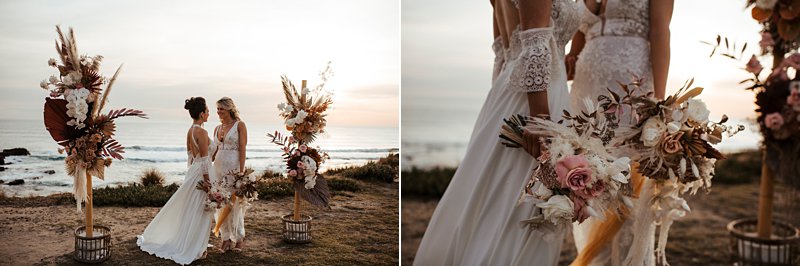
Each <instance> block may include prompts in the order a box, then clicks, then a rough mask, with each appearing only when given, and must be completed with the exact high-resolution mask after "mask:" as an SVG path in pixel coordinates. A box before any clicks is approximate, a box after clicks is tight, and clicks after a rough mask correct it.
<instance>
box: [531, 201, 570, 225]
mask: <svg viewBox="0 0 800 266" xmlns="http://www.w3.org/2000/svg"><path fill="white" fill-rule="evenodd" d="M536 207H539V208H542V214H544V219H545V220H547V221H550V222H551V223H553V224H554V225H559V224H562V223H564V222H567V223H569V222H570V221H572V217H573V215H572V214H573V213H574V210H573V209H574V208H575V204H574V203H572V200H570V199H569V198H568V197H567V196H564V195H555V196H552V197H550V199H549V200H547V202H542V203H539V204H536Z"/></svg>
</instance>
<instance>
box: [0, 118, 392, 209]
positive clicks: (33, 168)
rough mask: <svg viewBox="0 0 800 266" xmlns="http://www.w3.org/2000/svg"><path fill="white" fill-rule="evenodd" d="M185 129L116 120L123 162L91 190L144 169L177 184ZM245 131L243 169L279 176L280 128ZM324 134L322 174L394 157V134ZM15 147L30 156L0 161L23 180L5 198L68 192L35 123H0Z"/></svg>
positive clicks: (4, 138) (4, 145) (134, 178)
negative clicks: (275, 139) (276, 138)
mask: <svg viewBox="0 0 800 266" xmlns="http://www.w3.org/2000/svg"><path fill="white" fill-rule="evenodd" d="M210 122H211V121H210ZM190 125H191V122H190V121H177V122H164V121H152V120H144V119H139V118H121V119H118V120H117V132H116V136H115V139H117V140H118V141H119V142H120V143H121V144H122V145H123V146H125V153H124V154H123V156H124V157H125V159H124V160H121V161H119V160H114V162H113V163H112V164H111V166H110V167H109V168H106V172H105V180H104V181H103V180H99V179H97V178H95V179H94V181H93V185H94V187H103V186H109V185H120V184H128V183H132V182H138V180H139V176H140V175H141V173H142V172H143V171H144V170H146V169H148V168H156V169H158V170H159V171H160V172H161V173H163V174H164V176H165V179H166V180H165V181H166V183H167V184H170V183H178V184H180V183H182V181H183V178H184V175H185V174H186V169H187V154H186V147H185V143H186V140H185V137H186V133H187V130H188V129H189V126H190ZM213 127H214V125H211V124H209V125H206V129H207V130H208V131H209V132H213ZM247 127H248V145H247V161H246V163H245V164H246V165H247V166H250V167H252V168H254V169H255V170H256V172H260V171H263V170H267V169H269V170H273V171H283V169H285V167H284V163H283V161H282V157H281V153H282V152H281V151H280V150H279V147H278V146H277V145H274V144H272V143H270V142H269V141H270V139H268V138H267V137H266V134H267V133H271V132H274V131H275V130H276V129H282V128H281V127H279V126H278V125H261V124H258V123H248V125H247ZM327 130H328V133H327V134H325V135H323V136H320V137H319V138H318V139H317V141H316V142H315V143H313V144H312V146H320V147H322V149H323V151H326V152H328V153H329V154H330V157H331V158H330V160H328V161H327V162H326V163H325V164H323V165H322V166H321V170H322V171H325V170H326V169H329V168H335V167H343V166H355V165H362V164H365V163H367V162H368V161H371V160H377V159H379V158H381V157H384V156H386V155H387V154H389V153H391V152H394V153H397V152H398V147H399V130H398V129H397V128H377V127H376V128H358V127H329V128H328V129H327ZM17 147H21V148H26V149H28V150H29V151H30V153H31V155H30V156H11V157H6V159H5V161H6V163H11V164H10V165H4V166H3V167H5V168H6V170H5V171H2V172H0V180H3V181H5V182H9V181H11V180H15V179H23V180H25V184H24V185H20V186H7V185H0V189H2V190H3V191H4V192H5V194H6V195H7V196H13V195H16V196H29V195H49V194H54V193H60V192H69V191H71V189H72V183H73V182H72V177H70V176H68V175H67V174H66V172H65V170H64V158H65V157H66V155H64V154H59V153H58V147H59V145H57V144H56V143H55V141H53V139H52V138H51V137H50V135H49V133H47V131H46V130H45V128H44V124H43V122H42V121H41V120H0V149H10V148H17ZM48 170H54V171H55V174H47V173H46V171H48Z"/></svg>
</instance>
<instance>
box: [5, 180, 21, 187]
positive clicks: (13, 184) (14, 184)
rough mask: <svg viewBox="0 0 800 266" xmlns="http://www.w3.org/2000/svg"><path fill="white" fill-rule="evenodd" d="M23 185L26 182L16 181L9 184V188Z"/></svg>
mask: <svg viewBox="0 0 800 266" xmlns="http://www.w3.org/2000/svg"><path fill="white" fill-rule="evenodd" d="M22 184H25V180H22V179H16V180H14V181H11V182H8V185H9V186H16V185H22Z"/></svg>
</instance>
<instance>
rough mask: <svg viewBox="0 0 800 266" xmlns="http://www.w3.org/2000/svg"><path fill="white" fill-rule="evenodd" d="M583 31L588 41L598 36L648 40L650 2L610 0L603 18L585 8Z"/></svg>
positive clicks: (641, 0)
mask: <svg viewBox="0 0 800 266" xmlns="http://www.w3.org/2000/svg"><path fill="white" fill-rule="evenodd" d="M580 29H581V31H583V32H584V33H585V34H586V40H587V41H588V40H591V39H593V38H596V37H598V36H628V37H641V38H644V39H647V38H648V34H649V33H650V2H649V1H648V0H608V2H607V3H606V10H605V13H603V14H602V15H601V16H597V15H595V14H592V13H591V12H590V11H589V10H588V9H587V8H584V16H583V20H582V21H581V27H580Z"/></svg>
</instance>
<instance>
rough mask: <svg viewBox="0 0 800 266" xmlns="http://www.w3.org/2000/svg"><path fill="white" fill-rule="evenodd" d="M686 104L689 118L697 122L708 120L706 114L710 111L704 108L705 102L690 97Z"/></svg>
mask: <svg viewBox="0 0 800 266" xmlns="http://www.w3.org/2000/svg"><path fill="white" fill-rule="evenodd" d="M686 104H687V105H688V107H687V108H686V112H687V113H688V114H689V118H690V119H692V120H694V121H695V122H698V123H706V122H708V115H709V114H710V113H711V111H709V110H708V108H706V103H704V102H703V101H702V100H698V99H691V100H689V101H687V102H686Z"/></svg>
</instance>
